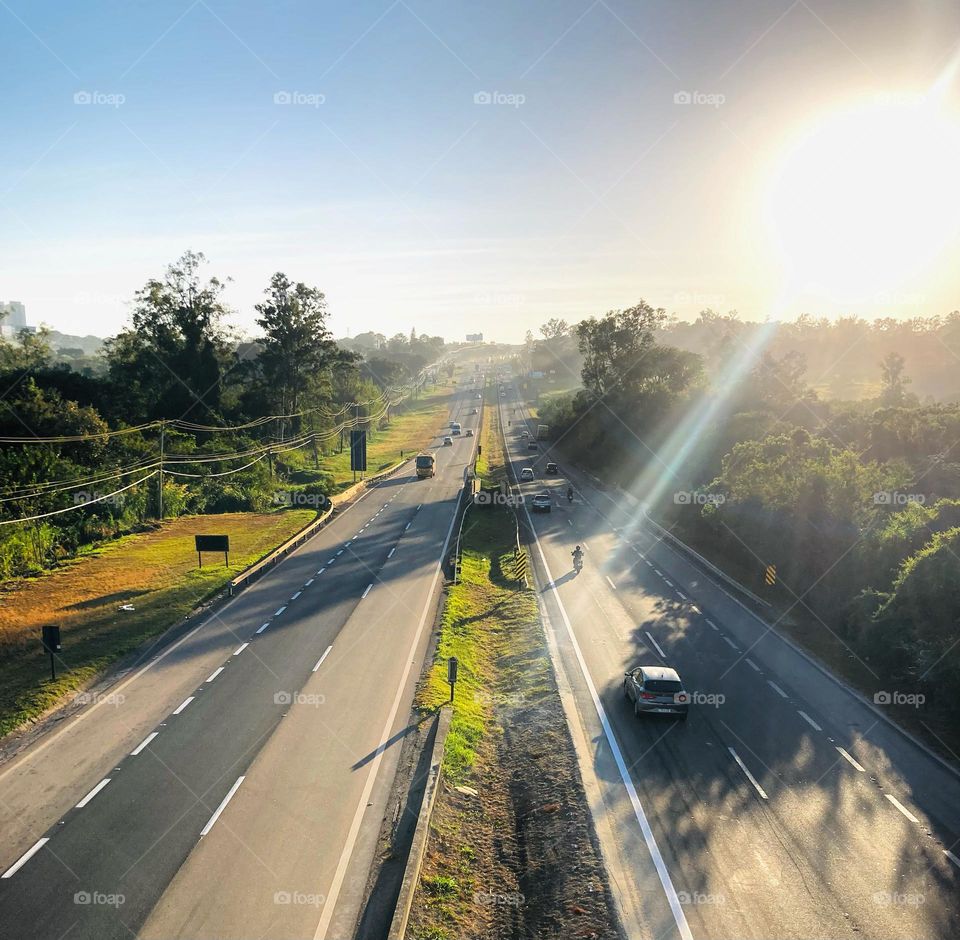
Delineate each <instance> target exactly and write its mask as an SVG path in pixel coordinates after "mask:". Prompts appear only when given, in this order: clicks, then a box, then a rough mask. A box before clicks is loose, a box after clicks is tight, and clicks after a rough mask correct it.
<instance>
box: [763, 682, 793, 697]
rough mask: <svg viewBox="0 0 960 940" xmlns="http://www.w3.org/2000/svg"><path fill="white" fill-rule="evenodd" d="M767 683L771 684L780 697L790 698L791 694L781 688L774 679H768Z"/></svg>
mask: <svg viewBox="0 0 960 940" xmlns="http://www.w3.org/2000/svg"><path fill="white" fill-rule="evenodd" d="M767 685H768V686H770V688H771V689H773V691H774V692H776V693H777V695H779V696H780V698H790V696H789V695H787V693H786V692H784V691H783V689H781V688H780V686H778V685H777V683H776V682H774V681H773V679H767Z"/></svg>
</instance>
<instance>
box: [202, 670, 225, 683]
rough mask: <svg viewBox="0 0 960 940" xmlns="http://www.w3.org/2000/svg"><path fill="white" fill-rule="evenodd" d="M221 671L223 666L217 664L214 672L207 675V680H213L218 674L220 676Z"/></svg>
mask: <svg viewBox="0 0 960 940" xmlns="http://www.w3.org/2000/svg"><path fill="white" fill-rule="evenodd" d="M221 672H223V666H217V668H216V669H214V670H213V672H211V673H210V675H209V676H207V678H206V681H207V682H213V680H214V679H216V678H217V676H219V675H220V673H221Z"/></svg>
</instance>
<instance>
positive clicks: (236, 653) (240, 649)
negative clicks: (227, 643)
mask: <svg viewBox="0 0 960 940" xmlns="http://www.w3.org/2000/svg"><path fill="white" fill-rule="evenodd" d="M249 645H250V644H249V643H241V644H240V645H239V646H238V647H237V648H236V649H235V650H234V651H233V655H234V656H239V655H240V654H241V653H242V652H243V651H244V650H245V649H246V648H247V647H248V646H249Z"/></svg>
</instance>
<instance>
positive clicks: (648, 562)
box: [643, 558, 653, 568]
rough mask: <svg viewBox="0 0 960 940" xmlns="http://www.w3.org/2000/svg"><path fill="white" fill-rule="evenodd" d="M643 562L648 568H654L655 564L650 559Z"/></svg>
mask: <svg viewBox="0 0 960 940" xmlns="http://www.w3.org/2000/svg"><path fill="white" fill-rule="evenodd" d="M643 560H644V561H645V562H646V563H647V567H648V568H652V567H653V562H652V561H650V559H649V558H644V559H643Z"/></svg>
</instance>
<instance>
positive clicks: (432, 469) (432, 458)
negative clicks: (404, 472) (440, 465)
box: [416, 451, 437, 480]
mask: <svg viewBox="0 0 960 940" xmlns="http://www.w3.org/2000/svg"><path fill="white" fill-rule="evenodd" d="M416 467H417V476H418V477H420V479H421V480H424V479H426V478H427V477H432V476H433V475H434V474H435V473H436V472H437V457H436V455H435V454H431V453H430V452H429V451H424V452H423V453H421V454H417V460H416Z"/></svg>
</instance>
